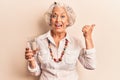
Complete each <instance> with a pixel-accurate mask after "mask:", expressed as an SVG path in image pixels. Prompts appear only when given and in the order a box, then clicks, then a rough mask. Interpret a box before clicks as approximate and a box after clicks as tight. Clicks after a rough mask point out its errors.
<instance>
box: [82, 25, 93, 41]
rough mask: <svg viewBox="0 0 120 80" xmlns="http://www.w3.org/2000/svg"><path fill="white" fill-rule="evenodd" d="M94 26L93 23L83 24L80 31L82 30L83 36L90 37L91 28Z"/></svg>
mask: <svg viewBox="0 0 120 80" xmlns="http://www.w3.org/2000/svg"><path fill="white" fill-rule="evenodd" d="M94 27H95V24H92V25H85V26H84V27H83V28H82V32H83V35H84V37H85V38H87V39H89V38H91V36H92V31H93V28H94Z"/></svg>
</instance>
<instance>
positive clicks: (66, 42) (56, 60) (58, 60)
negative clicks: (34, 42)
mask: <svg viewBox="0 0 120 80" xmlns="http://www.w3.org/2000/svg"><path fill="white" fill-rule="evenodd" d="M47 41H48V48H49V51H50V55H51V57H52V59H53V60H54V61H55V62H60V61H62V57H63V55H64V53H65V50H66V48H67V46H68V40H67V39H65V45H64V48H63V51H62V53H61V56H60V57H59V58H58V59H56V58H55V57H54V56H53V52H52V49H51V45H50V44H51V42H50V40H49V39H47Z"/></svg>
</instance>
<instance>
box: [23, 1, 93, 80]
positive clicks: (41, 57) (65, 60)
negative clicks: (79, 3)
mask: <svg viewBox="0 0 120 80" xmlns="http://www.w3.org/2000/svg"><path fill="white" fill-rule="evenodd" d="M45 18H46V19H47V20H46V22H47V23H48V24H49V25H50V27H51V29H50V30H49V31H48V32H47V33H45V34H43V35H41V36H39V37H38V38H37V40H36V41H37V44H38V46H39V48H40V49H39V51H37V53H36V51H31V50H30V49H29V48H26V52H25V58H26V59H27V61H28V70H29V71H30V72H31V73H33V74H34V75H36V76H37V75H40V79H39V80H78V74H77V71H76V64H77V61H79V62H80V63H81V64H82V65H83V66H84V67H85V68H86V69H89V70H94V69H95V48H94V45H93V41H92V31H93V28H94V26H95V25H94V24H92V25H85V26H84V27H83V29H82V32H83V35H84V38H85V44H86V48H82V47H81V46H80V40H79V39H77V38H74V37H72V36H71V35H69V34H68V33H67V31H66V28H67V27H69V26H72V25H73V24H74V22H75V14H74V12H73V10H72V8H70V7H69V6H66V5H64V4H61V3H56V2H55V3H54V4H52V6H50V8H49V10H48V12H47V13H46V14H45ZM34 53H36V54H35V55H34Z"/></svg>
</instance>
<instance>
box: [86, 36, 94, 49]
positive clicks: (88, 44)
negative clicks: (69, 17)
mask: <svg viewBox="0 0 120 80" xmlns="http://www.w3.org/2000/svg"><path fill="white" fill-rule="evenodd" d="M85 45H86V49H92V48H94V44H93V40H92V38H91V37H90V38H85Z"/></svg>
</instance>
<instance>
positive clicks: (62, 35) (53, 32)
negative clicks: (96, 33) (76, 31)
mask: <svg viewBox="0 0 120 80" xmlns="http://www.w3.org/2000/svg"><path fill="white" fill-rule="evenodd" d="M51 34H52V37H53V38H58V39H63V38H64V37H65V36H66V32H65V31H64V32H60V33H59V32H55V31H53V30H52V31H51Z"/></svg>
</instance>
